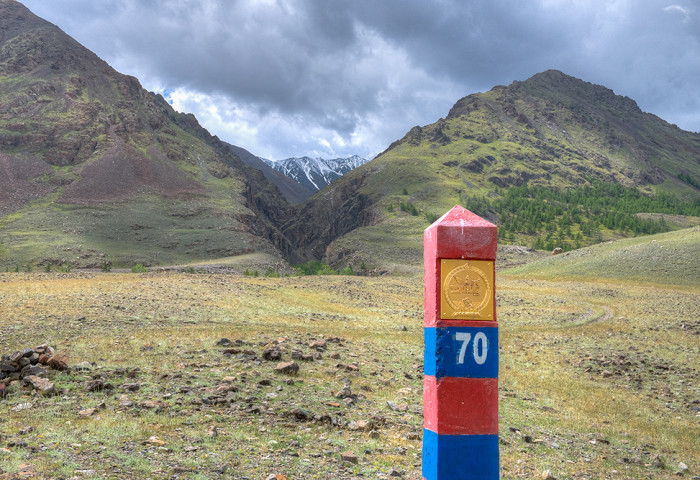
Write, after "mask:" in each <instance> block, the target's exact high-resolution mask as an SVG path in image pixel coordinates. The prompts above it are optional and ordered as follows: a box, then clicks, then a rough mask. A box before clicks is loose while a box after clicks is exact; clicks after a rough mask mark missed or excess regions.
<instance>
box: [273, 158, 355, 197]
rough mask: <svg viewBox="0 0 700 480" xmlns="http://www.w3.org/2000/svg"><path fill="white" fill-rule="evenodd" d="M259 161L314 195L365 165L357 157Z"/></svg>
mask: <svg viewBox="0 0 700 480" xmlns="http://www.w3.org/2000/svg"><path fill="white" fill-rule="evenodd" d="M261 160H262V161H264V162H265V163H266V164H267V165H268V166H270V167H271V168H273V169H275V170H277V171H278V172H280V173H282V174H283V175H285V176H286V177H288V178H291V179H293V180H294V181H296V182H297V183H299V184H300V185H302V186H303V187H304V188H306V189H307V190H309V191H311V192H314V193H315V192H317V191H319V190H321V189H323V188H324V187H327V186H328V185H330V184H331V183H333V182H335V181H336V180H337V179H339V178H340V177H342V176H343V175H345V174H346V173H348V172H349V171H351V170H354V169H356V168H357V167H359V166H361V165H364V164H365V163H367V160H366V159H364V158H362V157H360V156H358V155H352V156H350V157H346V158H331V159H325V158H321V157H316V158H311V157H291V158H285V159H283V160H268V159H265V158H261Z"/></svg>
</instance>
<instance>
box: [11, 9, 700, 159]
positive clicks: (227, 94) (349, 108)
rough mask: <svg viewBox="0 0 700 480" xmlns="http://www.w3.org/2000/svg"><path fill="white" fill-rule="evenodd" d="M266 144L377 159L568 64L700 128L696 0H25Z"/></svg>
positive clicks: (149, 84) (227, 129)
mask: <svg viewBox="0 0 700 480" xmlns="http://www.w3.org/2000/svg"><path fill="white" fill-rule="evenodd" d="M23 3H24V4H25V5H26V6H27V7H29V8H30V9H31V10H32V11H33V12H34V13H36V14H37V15H39V16H41V17H43V18H45V19H47V20H49V21H50V22H52V23H55V24H56V25H58V26H59V27H61V28H62V29H63V30H64V31H65V32H67V33H68V34H69V35H71V36H72V37H74V38H75V39H76V40H78V41H79V42H80V43H82V44H83V45H85V46H86V47H87V48H89V49H90V50H92V51H94V52H95V53H97V54H98V55H99V56H100V57H102V58H103V59H104V60H106V61H107V62H108V63H110V64H111V65H112V66H113V67H114V68H116V69H117V70H119V71H120V72H122V73H126V74H129V75H134V76H136V77H137V78H138V79H139V80H140V81H141V83H142V84H143V86H144V87H146V88H147V89H149V90H153V91H157V92H161V93H163V94H164V95H165V96H166V98H168V99H169V100H170V101H171V103H172V104H173V106H174V107H175V108H176V109H177V110H179V111H184V112H191V113H194V114H195V115H196V116H197V118H198V119H199V121H200V123H202V125H204V126H205V127H206V128H207V129H208V130H209V131H210V132H211V133H213V134H215V135H218V136H219V137H220V138H221V139H223V140H226V141H228V142H231V143H233V144H236V145H238V146H241V147H243V148H246V149H248V150H250V151H251V152H253V153H255V154H256V155H259V156H264V157H267V158H272V159H281V158H286V157H290V156H302V155H309V156H324V157H335V156H347V155H351V154H358V155H361V156H364V157H367V158H372V157H373V156H374V155H376V154H378V153H379V152H381V151H382V150H384V149H385V148H386V147H388V146H389V144H390V143H391V142H393V141H394V140H397V139H399V138H401V137H402V136H403V135H404V134H405V133H406V132H407V131H408V130H409V129H410V128H411V127H413V126H414V125H426V124H430V123H433V122H435V121H436V120H437V119H438V118H440V117H444V116H445V115H446V114H447V112H448V111H449V109H450V107H451V106H452V105H453V104H454V103H455V102H456V101H457V100H459V99H460V98H461V97H463V96H466V95H468V94H470V93H474V92H479V91H487V90H490V89H491V87H493V86H494V85H499V84H501V85H507V84H509V83H511V82H512V81H514V80H525V79H527V78H529V77H530V76H532V75H534V74H535V73H538V72H541V71H544V70H547V69H558V70H561V71H563V72H564V73H567V74H569V75H573V76H575V77H578V78H581V79H583V80H586V81H589V82H593V83H596V84H601V85H605V86H606V87H609V88H611V89H613V90H614V91H615V93H618V94H621V95H626V96H628V97H631V98H632V99H634V100H636V101H637V103H638V104H639V106H640V108H641V109H642V110H644V111H647V112H651V113H654V114H656V115H658V116H659V117H661V118H663V119H664V120H667V121H669V122H671V123H675V124H677V125H678V126H679V127H681V128H683V129H685V130H691V131H696V132H697V131H700V0H639V1H638V0H608V1H604V0H531V1H519V0H218V1H217V0H99V1H96V0H23Z"/></svg>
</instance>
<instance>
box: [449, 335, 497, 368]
mask: <svg viewBox="0 0 700 480" xmlns="http://www.w3.org/2000/svg"><path fill="white" fill-rule="evenodd" d="M455 339H456V340H457V341H458V342H462V346H461V347H460V349H459V357H458V358H457V364H458V365H461V364H463V363H464V356H465V355H466V353H467V347H468V346H469V342H470V341H471V339H472V334H471V333H467V332H457V333H456V334H455ZM488 350H489V342H488V339H487V338H486V334H485V333H484V332H479V333H477V334H476V335H474V344H473V345H472V353H473V355H474V361H475V362H476V364H477V365H483V364H484V363H485V362H486V356H487V355H488ZM480 352H481V353H480Z"/></svg>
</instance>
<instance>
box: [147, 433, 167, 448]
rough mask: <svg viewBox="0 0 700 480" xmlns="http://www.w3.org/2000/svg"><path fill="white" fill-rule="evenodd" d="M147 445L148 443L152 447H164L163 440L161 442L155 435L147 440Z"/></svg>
mask: <svg viewBox="0 0 700 480" xmlns="http://www.w3.org/2000/svg"><path fill="white" fill-rule="evenodd" d="M148 443H150V444H152V445H158V446H163V445H165V442H164V441H163V440H161V439H160V438H158V437H156V436H155V435H154V436H152V437H150V438H149V439H148Z"/></svg>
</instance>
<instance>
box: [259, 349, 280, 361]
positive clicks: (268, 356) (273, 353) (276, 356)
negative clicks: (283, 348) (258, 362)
mask: <svg viewBox="0 0 700 480" xmlns="http://www.w3.org/2000/svg"><path fill="white" fill-rule="evenodd" d="M263 358H264V359H265V360H268V361H275V360H280V359H281V358H282V352H280V350H279V348H276V347H272V348H268V349H266V350H265V351H264V352H263Z"/></svg>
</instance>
